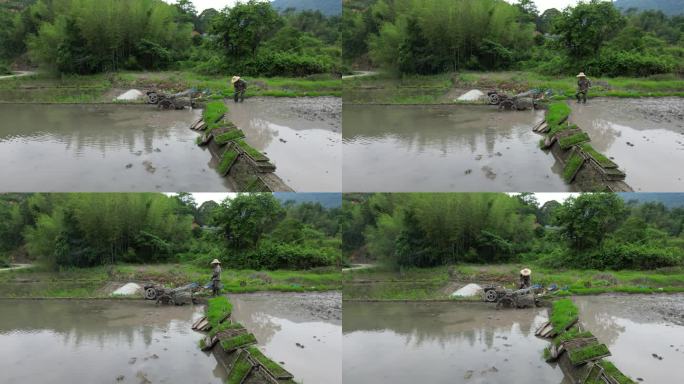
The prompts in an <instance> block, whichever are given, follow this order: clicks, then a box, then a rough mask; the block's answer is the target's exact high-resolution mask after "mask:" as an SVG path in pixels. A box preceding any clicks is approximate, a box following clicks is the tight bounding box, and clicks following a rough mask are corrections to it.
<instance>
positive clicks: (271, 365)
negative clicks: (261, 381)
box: [247, 346, 290, 378]
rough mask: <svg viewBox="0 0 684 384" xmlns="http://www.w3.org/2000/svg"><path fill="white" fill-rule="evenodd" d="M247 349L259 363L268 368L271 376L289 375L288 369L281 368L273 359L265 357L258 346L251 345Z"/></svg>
mask: <svg viewBox="0 0 684 384" xmlns="http://www.w3.org/2000/svg"><path fill="white" fill-rule="evenodd" d="M247 351H248V352H249V354H250V355H252V357H253V358H255V359H256V360H257V361H258V362H259V363H260V364H261V365H263V366H264V367H266V369H268V370H269V371H270V372H271V373H272V374H273V376H275V377H277V378H280V377H290V373H289V372H288V371H286V370H285V369H283V367H281V366H280V364H278V363H276V362H275V361H273V360H271V359H269V358H268V357H266V356H265V355H264V354H263V353H261V351H260V350H259V348H257V347H254V346H252V347H249V348H247Z"/></svg>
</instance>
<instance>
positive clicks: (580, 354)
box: [568, 344, 610, 365]
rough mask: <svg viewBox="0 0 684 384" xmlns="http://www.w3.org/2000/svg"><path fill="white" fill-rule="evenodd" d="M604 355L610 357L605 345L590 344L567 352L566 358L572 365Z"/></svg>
mask: <svg viewBox="0 0 684 384" xmlns="http://www.w3.org/2000/svg"><path fill="white" fill-rule="evenodd" d="M606 355H610V351H609V350H608V347H606V345H605V344H592V345H587V346H586V347H582V348H577V349H573V350H572V351H568V357H569V358H570V362H571V363H572V364H573V365H577V364H579V363H582V362H584V361H587V360H591V359H595V358H598V357H601V356H606Z"/></svg>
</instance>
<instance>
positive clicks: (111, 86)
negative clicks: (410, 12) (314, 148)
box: [0, 71, 342, 104]
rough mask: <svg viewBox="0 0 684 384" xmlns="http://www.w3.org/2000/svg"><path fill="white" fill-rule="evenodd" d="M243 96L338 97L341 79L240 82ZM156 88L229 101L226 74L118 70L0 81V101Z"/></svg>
mask: <svg viewBox="0 0 684 384" xmlns="http://www.w3.org/2000/svg"><path fill="white" fill-rule="evenodd" d="M245 80H246V81H247V83H248V89H247V92H246V94H245V96H246V97H256V96H269V97H307V96H311V97H313V96H341V94H342V92H341V90H342V83H341V80H340V79H338V78H335V77H333V76H331V75H319V76H311V77H307V78H284V77H275V78H249V77H248V78H246V79H245ZM131 88H135V89H138V90H141V91H143V90H151V89H157V90H162V91H163V92H168V93H174V92H180V91H183V90H186V89H188V88H196V89H198V90H201V91H205V90H206V91H208V92H209V93H210V96H209V97H210V98H211V99H222V98H230V97H232V96H233V87H232V85H230V76H202V75H198V74H195V73H192V72H171V71H167V72H119V73H109V74H98V75H89V76H77V75H71V76H61V77H54V76H51V75H48V74H36V75H32V76H25V77H20V78H15V79H4V80H2V81H0V102H40V103H67V104H68V103H111V102H112V100H113V99H114V98H115V97H116V96H118V94H119V93H123V92H124V91H125V90H128V89H131Z"/></svg>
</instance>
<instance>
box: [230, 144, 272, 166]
mask: <svg viewBox="0 0 684 384" xmlns="http://www.w3.org/2000/svg"><path fill="white" fill-rule="evenodd" d="M235 144H237V145H238V146H239V147H240V148H241V149H242V150H243V151H245V152H246V153H247V154H248V155H249V156H251V157H252V158H253V159H254V160H256V161H268V157H266V156H264V154H263V153H261V152H259V151H258V150H256V148H254V147H252V146H251V145H249V144H247V143H246V142H245V141H244V140H242V139H238V140H235Z"/></svg>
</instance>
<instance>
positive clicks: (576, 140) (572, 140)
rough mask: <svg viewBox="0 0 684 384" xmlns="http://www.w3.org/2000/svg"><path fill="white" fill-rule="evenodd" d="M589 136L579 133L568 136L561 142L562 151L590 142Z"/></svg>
mask: <svg viewBox="0 0 684 384" xmlns="http://www.w3.org/2000/svg"><path fill="white" fill-rule="evenodd" d="M590 140H591V139H590V138H589V135H588V134H587V133H586V132H578V133H575V134H574V135H570V136H566V137H564V138H562V139H560V140H559V142H558V144H560V147H561V149H569V148H570V147H572V146H573V145H576V144H581V143H586V142H588V141H590Z"/></svg>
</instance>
